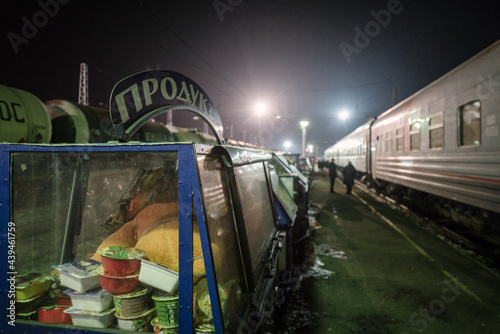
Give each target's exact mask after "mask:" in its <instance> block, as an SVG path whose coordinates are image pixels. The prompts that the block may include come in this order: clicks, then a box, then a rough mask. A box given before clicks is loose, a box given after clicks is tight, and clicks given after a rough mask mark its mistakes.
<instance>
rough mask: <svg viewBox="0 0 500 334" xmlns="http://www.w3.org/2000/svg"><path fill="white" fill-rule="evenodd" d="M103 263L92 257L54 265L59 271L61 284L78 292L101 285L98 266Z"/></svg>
mask: <svg viewBox="0 0 500 334" xmlns="http://www.w3.org/2000/svg"><path fill="white" fill-rule="evenodd" d="M100 266H101V263H100V262H98V261H95V260H92V259H89V260H84V261H79V262H70V263H65V264H61V265H55V266H52V268H54V269H57V270H58V271H59V276H60V279H61V284H62V285H64V286H66V287H68V288H70V289H73V290H75V291H78V292H85V291H89V290H93V289H96V288H98V287H99V273H98V272H97V268H99V267H100Z"/></svg>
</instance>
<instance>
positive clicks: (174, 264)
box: [135, 220, 220, 276]
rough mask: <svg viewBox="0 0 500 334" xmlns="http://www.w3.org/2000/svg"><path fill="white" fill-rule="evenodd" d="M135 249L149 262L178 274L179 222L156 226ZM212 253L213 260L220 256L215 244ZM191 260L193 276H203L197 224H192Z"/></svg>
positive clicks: (143, 237) (203, 267) (203, 268)
mask: <svg viewBox="0 0 500 334" xmlns="http://www.w3.org/2000/svg"><path fill="white" fill-rule="evenodd" d="M135 247H136V248H139V249H141V250H143V251H144V253H145V254H146V255H145V256H146V258H147V259H148V260H149V261H151V262H153V263H156V264H159V265H160V266H163V267H166V268H168V269H170V270H173V271H175V272H179V221H178V220H171V221H169V222H167V223H164V224H160V225H158V226H156V227H155V228H153V229H151V230H150V231H149V232H147V233H146V234H144V235H143V236H142V237H141V238H140V239H139V241H138V242H137V244H136V245H135ZM212 252H213V257H214V259H217V258H218V257H219V256H220V252H219V248H218V247H217V245H215V244H212ZM193 259H195V260H194V261H193V275H196V276H201V275H205V262H204V261H203V252H202V249H201V240H200V233H199V232H198V225H197V224H193ZM215 263H218V261H215Z"/></svg>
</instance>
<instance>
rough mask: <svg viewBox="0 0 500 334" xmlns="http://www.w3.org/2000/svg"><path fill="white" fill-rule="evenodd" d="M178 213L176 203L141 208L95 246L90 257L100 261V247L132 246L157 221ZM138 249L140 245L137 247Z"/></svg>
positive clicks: (175, 215) (156, 204)
mask: <svg viewBox="0 0 500 334" xmlns="http://www.w3.org/2000/svg"><path fill="white" fill-rule="evenodd" d="M178 214H179V208H178V206H177V203H174V202H170V203H154V204H150V205H148V206H146V207H145V208H143V209H142V210H141V211H140V212H139V213H138V214H137V216H135V217H134V219H133V220H130V221H129V222H127V223H126V224H124V225H123V226H122V227H120V228H119V229H118V230H117V231H116V232H114V233H113V234H111V235H110V236H109V237H107V238H106V239H104V241H103V242H102V243H101V244H100V245H99V247H97V250H96V252H95V254H94V256H92V259H94V260H97V261H101V254H100V253H99V252H100V250H101V249H103V248H105V247H110V246H123V247H134V246H136V243H137V241H138V240H139V239H140V238H141V236H142V235H143V234H144V233H146V232H147V231H148V230H149V229H151V227H153V226H155V225H156V224H157V223H158V222H161V221H163V220H168V219H169V218H174V217H175V218H176V217H177V216H178ZM137 248H139V249H140V247H137Z"/></svg>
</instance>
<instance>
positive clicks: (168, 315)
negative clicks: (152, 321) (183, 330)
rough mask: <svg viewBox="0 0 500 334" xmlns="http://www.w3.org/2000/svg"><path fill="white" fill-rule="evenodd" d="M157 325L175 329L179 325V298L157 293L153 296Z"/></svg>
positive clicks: (160, 292)
mask: <svg viewBox="0 0 500 334" xmlns="http://www.w3.org/2000/svg"><path fill="white" fill-rule="evenodd" d="M153 301H154V303H155V308H156V315H157V316H158V323H159V324H160V325H162V326H167V327H177V326H178V325H179V296H177V295H171V294H169V293H166V292H162V291H158V292H156V293H155V294H153Z"/></svg>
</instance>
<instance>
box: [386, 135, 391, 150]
mask: <svg viewBox="0 0 500 334" xmlns="http://www.w3.org/2000/svg"><path fill="white" fill-rule="evenodd" d="M385 151H386V152H387V153H391V152H392V133H390V132H387V134H386V135H385Z"/></svg>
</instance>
